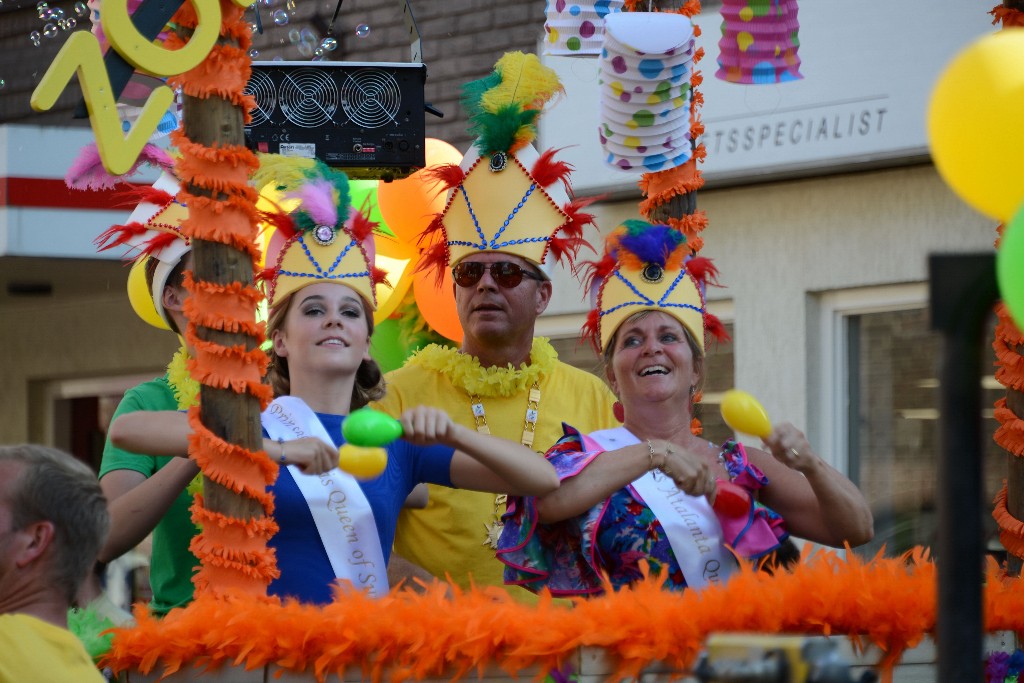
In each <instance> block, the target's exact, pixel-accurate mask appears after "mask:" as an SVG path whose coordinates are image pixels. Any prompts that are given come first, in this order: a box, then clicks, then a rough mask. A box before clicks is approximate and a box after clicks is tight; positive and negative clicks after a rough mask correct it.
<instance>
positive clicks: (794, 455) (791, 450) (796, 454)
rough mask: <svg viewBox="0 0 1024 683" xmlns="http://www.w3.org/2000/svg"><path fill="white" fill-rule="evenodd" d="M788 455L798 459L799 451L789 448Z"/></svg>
mask: <svg viewBox="0 0 1024 683" xmlns="http://www.w3.org/2000/svg"><path fill="white" fill-rule="evenodd" d="M789 454H790V456H792V457H794V458H799V457H800V451H798V450H797V449H795V448H790V449H789Z"/></svg>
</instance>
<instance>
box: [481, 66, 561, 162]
mask: <svg viewBox="0 0 1024 683" xmlns="http://www.w3.org/2000/svg"><path fill="white" fill-rule="evenodd" d="M560 92H562V84H561V83H560V82H559V80H558V75H557V74H556V73H555V72H554V70H553V69H550V68H549V67H546V66H544V65H543V64H541V63H540V59H538V58H537V55H532V54H525V53H522V52H508V53H506V54H505V55H504V56H503V57H502V58H501V59H500V60H498V63H497V64H496V65H495V67H494V71H493V72H492V73H491V74H490V75H488V76H486V77H485V78H482V79H480V80H477V81H472V82H471V83H467V84H466V85H465V86H463V89H462V106H463V107H464V108H465V110H466V113H467V115H468V117H469V120H470V127H469V132H470V133H471V134H472V135H473V136H475V137H476V138H477V140H476V143H475V144H476V146H477V148H478V149H479V150H480V153H481V154H482V155H490V154H493V153H494V152H515V151H516V150H518V149H520V148H522V147H525V146H526V145H528V144H529V143H531V142H533V140H534V139H535V138H536V137H537V117H538V116H539V115H540V112H541V110H542V109H543V108H544V106H545V105H546V104H547V103H548V102H549V101H550V100H551V99H552V98H553V97H554V96H555V95H557V94H558V93H560Z"/></svg>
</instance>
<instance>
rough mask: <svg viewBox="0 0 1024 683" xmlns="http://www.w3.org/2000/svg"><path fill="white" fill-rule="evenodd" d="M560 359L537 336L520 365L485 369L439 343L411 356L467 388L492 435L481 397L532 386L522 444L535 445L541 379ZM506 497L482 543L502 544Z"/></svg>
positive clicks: (497, 504)
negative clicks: (502, 516) (499, 538)
mask: <svg viewBox="0 0 1024 683" xmlns="http://www.w3.org/2000/svg"><path fill="white" fill-rule="evenodd" d="M557 360H558V353H557V352H556V351H555V349H554V347H552V346H551V343H550V342H549V341H548V340H547V339H545V338H544V337H535V338H534V340H533V345H532V347H531V349H530V362H529V364H527V363H522V364H521V365H520V366H519V367H518V368H515V367H512V364H511V363H510V364H508V365H507V366H505V367H489V368H485V367H483V366H481V365H480V361H479V360H477V358H476V357H475V356H471V355H469V354H465V353H462V352H461V351H459V350H458V349H454V348H451V347H445V346H440V345H437V344H432V345H430V346H428V347H426V348H424V349H421V350H420V351H418V352H417V353H416V355H414V356H413V357H412V358H410V359H409V364H412V365H422V366H424V367H426V368H428V369H431V370H434V371H436V372H439V373H441V374H442V375H444V376H445V377H447V378H448V381H449V382H451V384H452V386H454V387H457V388H459V389H462V390H463V391H465V392H466V394H467V395H468V396H469V401H470V406H471V408H472V411H473V423H474V424H475V425H476V430H477V431H478V432H480V433H482V434H490V433H491V430H490V427H489V426H488V424H487V413H486V411H485V410H484V405H483V402H482V401H481V397H485V398H508V397H510V396H516V395H518V394H521V393H522V392H524V391H526V390H527V388H529V394H528V397H527V404H526V417H525V420H524V425H523V435H522V439H521V443H522V444H523V445H524V446H526V447H527V448H532V447H533V438H534V433H535V431H536V428H537V416H538V408H539V406H540V380H541V378H542V377H545V376H547V375H550V373H551V371H552V370H553V368H554V367H555V362H556V361H557ZM506 499H507V496H505V495H504V494H503V495H499V496H497V497H495V499H494V514H493V517H492V519H491V521H490V522H488V523H485V524H484V530H485V532H486V538H485V539H484V542H483V543H482V544H481V545H489V546H491V547H492V548H497V547H498V537H499V536H500V535H501V529H502V522H501V515H502V512H503V511H504V508H505V501H506Z"/></svg>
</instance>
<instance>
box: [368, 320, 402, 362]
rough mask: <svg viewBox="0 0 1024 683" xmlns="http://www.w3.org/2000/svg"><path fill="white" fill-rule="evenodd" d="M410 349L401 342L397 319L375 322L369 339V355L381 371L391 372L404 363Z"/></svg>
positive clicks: (400, 331)
mask: <svg viewBox="0 0 1024 683" xmlns="http://www.w3.org/2000/svg"><path fill="white" fill-rule="evenodd" d="M411 352H412V350H411V349H410V348H409V347H407V346H406V345H405V344H403V343H402V330H401V327H400V325H399V324H398V321H397V320H393V319H390V318H389V319H388V320H382V321H381V322H379V323H377V325H376V326H374V328H373V337H372V338H371V339H370V355H371V356H373V359H374V360H375V361H377V365H379V366H380V369H381V371H382V372H391V371H392V370H395V369H397V368H400V367H402V365H403V364H405V359H406V358H408V357H409V354H410V353H411Z"/></svg>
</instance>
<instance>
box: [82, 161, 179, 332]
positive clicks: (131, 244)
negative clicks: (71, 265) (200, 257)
mask: <svg viewBox="0 0 1024 683" xmlns="http://www.w3.org/2000/svg"><path fill="white" fill-rule="evenodd" d="M180 190H181V186H180V185H179V184H178V181H177V179H176V178H175V177H174V176H172V175H171V174H170V173H168V172H166V171H165V172H164V173H162V174H161V175H160V177H159V178H158V179H157V180H156V182H154V183H153V185H152V186H151V187H147V186H143V187H140V188H138V189H136V190H133V191H131V192H129V193H128V196H129V197H130V198H131V199H132V200H133V201H138V202H139V204H138V206H136V207H135V210H134V211H133V212H132V214H131V215H130V216H129V217H128V222H127V223H125V224H124V225H115V226H112V227H111V228H109V229H108V230H106V231H105V232H104V233H103V234H102V235H100V236H99V237H97V238H96V245H97V248H98V249H99V251H105V250H107V249H112V248H114V247H118V246H125V247H127V249H128V252H127V253H126V258H129V259H132V260H134V262H135V263H134V264H133V265H132V270H133V274H132V275H130V276H129V287H131V286H132V285H131V283H132V282H133V277H134V276H135V275H136V274H139V273H141V272H144V270H145V268H146V265H147V261H149V259H156V268H155V270H154V271H153V284H152V286H151V287H150V288H149V289H150V291H149V293H150V297H151V298H152V303H153V306H154V307H155V309H156V314H157V315H156V316H155V317H154V316H153V315H151V311H147V310H142V308H143V307H144V306H145V307H148V305H149V301H140V300H139V299H138V298H134V297H132V296H131V294H132V292H131V291H129V299H130V300H131V303H132V307H133V308H134V309H135V312H136V314H138V316H139V317H140V318H142V319H143V320H145V321H146V322H149V323H150V324H153V325H155V326H157V327H163V328H164V329H171V327H170V326H171V319H170V317H169V316H168V315H167V311H165V310H164V306H163V291H164V286H165V285H166V284H167V279H168V277H170V275H171V272H172V271H173V270H174V269H175V267H176V266H177V265H178V264H179V263H181V260H182V259H183V258H185V254H187V253H188V252H189V250H190V249H191V246H190V245H189V242H188V239H186V238H185V236H184V235H183V234H182V233H181V224H182V222H183V221H184V220H185V219H186V218H188V208H187V207H186V206H185V204H184V203H183V202H182V201H181V200H180V199H178V192H179V191H180ZM136 269H138V270H136ZM143 298H145V297H143ZM158 321H162V322H163V325H159V324H157V323H158Z"/></svg>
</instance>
